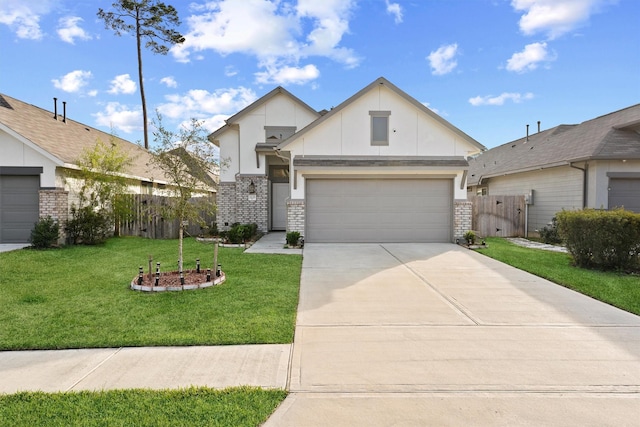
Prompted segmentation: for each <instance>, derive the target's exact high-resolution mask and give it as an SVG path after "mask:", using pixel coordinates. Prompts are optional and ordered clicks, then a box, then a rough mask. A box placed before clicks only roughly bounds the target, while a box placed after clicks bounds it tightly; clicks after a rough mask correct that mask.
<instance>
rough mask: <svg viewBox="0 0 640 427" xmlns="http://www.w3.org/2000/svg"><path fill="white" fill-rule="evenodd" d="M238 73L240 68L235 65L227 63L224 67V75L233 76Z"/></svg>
mask: <svg viewBox="0 0 640 427" xmlns="http://www.w3.org/2000/svg"><path fill="white" fill-rule="evenodd" d="M237 74H238V70H236V68H235V67H234V66H233V65H227V66H226V67H224V75H225V76H227V77H233V76H235V75H237Z"/></svg>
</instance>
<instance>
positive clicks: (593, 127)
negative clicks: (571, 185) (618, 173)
mask: <svg viewBox="0 0 640 427" xmlns="http://www.w3.org/2000/svg"><path fill="white" fill-rule="evenodd" d="M622 159H640V104H636V105H633V106H631V107H627V108H624V109H622V110H619V111H615V112H612V113H609V114H605V115H604V116H600V117H596V118H595V119H591V120H587V121H585V122H582V123H580V124H578V125H560V126H556V127H554V128H551V129H548V130H545V131H543V132H538V133H535V134H532V135H529V137H528V138H527V137H524V138H520V139H516V140H514V141H511V142H508V143H506V144H503V145H500V146H498V147H495V148H492V149H490V150H487V151H485V152H483V153H481V154H480V155H478V156H477V157H475V158H474V159H471V160H470V161H469V175H468V176H469V181H468V185H477V184H480V183H481V181H482V179H484V178H490V177H493V176H499V175H508V174H513V173H519V172H526V171H529V170H535V169H541V168H549V167H554V166H561V165H568V164H570V163H573V162H581V161H585V160H622Z"/></svg>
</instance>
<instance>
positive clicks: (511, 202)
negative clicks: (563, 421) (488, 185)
mask: <svg viewBox="0 0 640 427" xmlns="http://www.w3.org/2000/svg"><path fill="white" fill-rule="evenodd" d="M469 200H470V201H471V202H473V217H472V228H473V230H474V231H476V232H477V233H479V234H480V236H482V237H487V236H498V237H524V232H525V222H526V218H525V215H526V210H525V208H526V205H525V200H524V196H471V197H470V198H469Z"/></svg>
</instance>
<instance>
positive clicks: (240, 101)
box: [158, 86, 257, 131]
mask: <svg viewBox="0 0 640 427" xmlns="http://www.w3.org/2000/svg"><path fill="white" fill-rule="evenodd" d="M165 99H166V100H167V101H168V102H166V103H164V104H161V105H160V106H158V111H159V112H160V114H162V115H163V116H165V117H167V118H169V119H173V120H178V121H181V122H182V123H188V122H189V121H190V120H191V119H192V118H194V119H199V120H204V127H205V128H206V129H208V130H211V131H213V130H216V129H217V128H219V127H220V126H222V125H223V124H224V122H223V120H224V119H226V118H228V117H229V116H230V115H231V114H234V113H236V112H238V111H240V110H242V109H243V108H244V107H246V106H247V105H249V104H251V103H252V102H254V101H255V100H256V99H257V96H256V94H255V93H254V92H253V90H251V89H248V88H245V87H242V86H241V87H238V88H228V89H219V90H216V91H215V92H213V93H212V92H209V91H206V90H203V89H193V90H190V91H188V92H187V93H185V94H183V95H167V96H165Z"/></svg>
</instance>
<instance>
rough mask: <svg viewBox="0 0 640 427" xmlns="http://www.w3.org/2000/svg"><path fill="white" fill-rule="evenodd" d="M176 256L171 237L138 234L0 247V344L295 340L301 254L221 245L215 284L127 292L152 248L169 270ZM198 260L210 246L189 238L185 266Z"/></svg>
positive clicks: (208, 254)
mask: <svg viewBox="0 0 640 427" xmlns="http://www.w3.org/2000/svg"><path fill="white" fill-rule="evenodd" d="M177 253H178V242H177V240H149V239H141V238H135V237H133V238H130V237H127V238H114V239H110V240H109V241H108V242H107V243H106V244H105V245H102V246H96V247H87V246H72V247H65V248H62V249H51V250H45V251H37V250H32V249H23V250H19V251H13V252H5V253H0V325H2V327H1V328H0V350H26V349H62V348H96V347H124V346H165V345H167V346H168V345H178V346H181V345H221V344H263V343H290V342H292V341H293V332H294V327H295V316H296V308H297V304H298V291H299V284H300V270H301V265H302V257H301V256H299V255H266V254H245V253H243V252H242V249H232V248H221V249H220V253H219V263H220V264H222V269H223V270H224V271H225V273H226V275H227V280H226V282H225V283H224V284H222V285H220V286H214V287H212V288H208V289H201V290H193V291H183V292H162V293H143V292H135V291H132V290H130V289H129V284H130V283H131V280H132V279H133V278H134V277H135V276H136V275H137V271H138V267H139V266H140V265H142V266H144V267H145V271H146V270H147V268H148V267H147V266H148V259H149V255H152V256H153V259H154V264H155V262H156V261H159V262H161V269H162V270H163V271H167V270H170V269H175V267H176V266H177V259H178V256H177ZM196 258H200V260H201V263H202V266H203V268H206V267H210V266H211V264H212V259H213V245H211V244H204V243H200V242H197V241H195V239H186V240H185V247H184V259H185V268H187V269H189V268H195V259H196ZM154 268H155V266H154Z"/></svg>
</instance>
